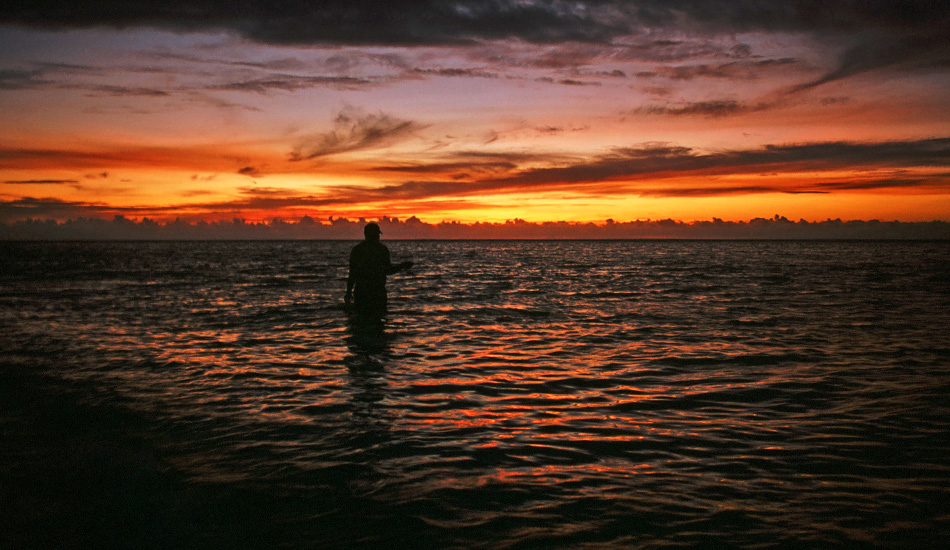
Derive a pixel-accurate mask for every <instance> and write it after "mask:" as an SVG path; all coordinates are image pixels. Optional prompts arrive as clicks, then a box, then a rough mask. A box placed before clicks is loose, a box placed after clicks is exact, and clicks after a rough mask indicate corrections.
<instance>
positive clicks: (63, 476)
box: [0, 241, 950, 549]
mask: <svg viewBox="0 0 950 550" xmlns="http://www.w3.org/2000/svg"><path fill="white" fill-rule="evenodd" d="M353 244H354V243H353V242H333V241H306V242H304V241H293V242H86V243H75V242H74V243H17V242H0V272H2V275H0V326H2V331H0V436H2V439H0V509H2V514H0V518H2V519H0V548H3V549H7V548H10V549H14V548H136V549H138V548H161V549H179V548H215V549H217V548H222V549H228V548H255V549H256V548H261V549H271V548H288V549H300V548H306V549H310V548H312V549H349V548H434V549H442V548H446V549H448V548H458V549H469V548H477V549H501V548H504V549H534V548H537V549H542V548H564V549H568V548H569V549H574V548H579V549H605V548H609V549H614V548H789V549H792V548H945V547H946V546H945V544H946V540H945V539H946V538H947V537H950V481H948V480H950V443H948V441H950V438H948V433H950V243H948V242H844V241H834V242H832V241H818V242H816V241H811V242H804V241H556V242H555V241H544V242H539V241H461V242H450V241H401V242H388V243H387V244H388V245H389V247H390V249H391V251H392V255H393V261H394V262H398V261H402V260H406V259H412V260H414V261H415V263H416V266H415V267H414V268H413V269H412V270H410V271H408V272H406V273H403V274H399V275H396V276H393V277H391V278H390V281H389V289H390V304H391V308H390V309H391V311H390V314H389V316H388V318H387V319H386V321H385V324H384V325H383V326H381V327H375V326H366V325H364V324H361V323H354V322H352V321H351V320H350V319H349V317H348V315H347V313H346V312H345V311H343V309H342V308H341V302H342V296H343V291H344V289H345V276H346V260H347V255H348V251H349V249H350V247H351V246H352V245H353Z"/></svg>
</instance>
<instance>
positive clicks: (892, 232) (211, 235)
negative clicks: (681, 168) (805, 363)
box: [0, 215, 950, 241]
mask: <svg viewBox="0 0 950 550" xmlns="http://www.w3.org/2000/svg"><path fill="white" fill-rule="evenodd" d="M378 222H379V224H380V226H382V229H383V234H384V235H385V236H386V238H387V239H449V240H451V239H502V240H511V239H871V240H950V222H945V221H932V222H898V221H892V222H883V221H878V220H870V221H863V220H852V221H841V220H837V219H836V220H826V221H820V222H809V221H805V220H799V221H797V222H795V221H791V220H789V219H787V218H785V217H782V216H778V215H776V216H774V217H773V218H756V219H753V220H749V221H739V222H731V221H723V220H719V219H716V218H713V219H712V220H711V221H698V222H688V223H687V222H680V221H675V220H670V219H667V220H647V221H631V222H615V221H614V220H606V221H605V222H604V223H600V224H595V223H578V222H544V223H535V222H527V221H524V220H517V219H516V220H510V221H507V222H504V223H471V224H466V223H458V222H441V223H437V224H430V223H425V222H423V221H421V220H419V219H418V218H416V217H411V218H409V219H406V220H398V219H396V218H390V217H385V216H384V217H382V218H380V219H379V220H378ZM365 223H366V221H365V220H363V219H359V220H349V219H344V218H336V219H333V218H332V217H331V218H330V219H328V220H325V221H317V220H314V219H313V218H310V217H307V216H305V217H303V218H301V219H300V220H298V221H296V222H286V221H282V220H273V221H272V222H270V223H263V222H260V223H249V222H246V221H244V220H241V219H234V220H232V221H230V222H212V223H206V222H197V223H189V222H186V221H182V220H176V221H174V222H168V223H158V222H156V221H153V220H149V219H147V218H146V219H143V220H140V221H133V220H130V219H128V218H125V217H123V216H115V217H114V218H113V219H112V220H103V219H93V218H81V219H75V220H70V221H66V222H62V223H60V222H56V221H54V220H33V219H31V220H24V221H19V222H15V223H10V224H5V223H0V240H10V241H16V240H25V241H29V240H216V239H238V240H277V239H310V240H322V239H326V240H358V239H360V238H362V228H363V225H364V224H365Z"/></svg>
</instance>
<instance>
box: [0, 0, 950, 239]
mask: <svg viewBox="0 0 950 550" xmlns="http://www.w3.org/2000/svg"><path fill="white" fill-rule="evenodd" d="M948 28H950V2H946V1H937V0H933V1H923V0H920V1H910V2H908V1H902V2H899V1H891V2H888V1H873V0H868V1H861V2H859V1H848V2H808V1H801V2H776V1H775V0H747V1H742V2H701V1H696V0H645V1H575V2H540V1H538V2H535V1H530V0H522V1H514V0H493V1H475V2H464V1H462V2H450V1H442V0H431V1H428V2H404V1H388V2H369V1H353V0H343V1H336V0H331V1H327V2H307V1H304V0H295V1H290V2H272V3H271V2H253V1H250V0H237V1H233V0H232V1H224V0H221V1H218V0H207V1H203V2H195V1H194V0H168V1H164V2H154V1H148V2H146V1H144V0H131V1H127V2H75V3H59V2H47V1H45V0H34V1H30V2H18V3H5V5H4V7H2V8H0V52H2V53H0V221H2V222H12V221H17V220H22V219H26V218H42V219H47V218H50V219H57V220H66V219H74V218H78V217H101V218H112V217H113V216H115V215H123V216H126V217H128V218H132V219H141V218H143V217H149V218H152V219H156V220H160V221H164V220H172V219H175V218H178V217H180V218H183V219H185V220H191V221H197V220H207V221H213V220H222V219H227V220H230V219H232V218H235V217H237V218H244V219H247V220H270V219H273V218H283V219H299V218H300V217H301V216H304V215H309V216H311V217H313V218H317V219H326V218H327V217H329V216H334V217H339V216H343V217H347V218H351V219H353V218H357V217H366V218H377V217H379V216H384V215H385V216H396V217H399V218H406V217H409V216H413V215H415V216H417V217H418V218H420V219H422V220H423V221H426V222H430V223H431V222H439V221H441V220H458V221H461V222H475V221H491V222H497V221H504V220H507V219H514V218H521V219H525V220H528V221H555V220H567V221H582V222H588V221H594V222H602V221H604V220H606V219H608V218H612V219H615V220H637V219H664V218H673V219H676V220H686V221H689V220H709V219H712V218H714V217H716V218H721V219H725V220H744V219H751V218H754V217H757V216H764V217H771V216H773V215H775V214H780V215H782V216H787V217H788V218H790V219H794V220H797V219H799V218H804V219H806V220H824V219H827V218H842V219H865V220H867V219H881V220H901V221H929V220H950V32H948V31H947V29H948Z"/></svg>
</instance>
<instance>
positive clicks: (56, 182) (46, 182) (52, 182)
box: [3, 180, 79, 185]
mask: <svg viewBox="0 0 950 550" xmlns="http://www.w3.org/2000/svg"><path fill="white" fill-rule="evenodd" d="M3 183H8V184H11V185H59V184H75V183H79V180H5V181H4V182H3Z"/></svg>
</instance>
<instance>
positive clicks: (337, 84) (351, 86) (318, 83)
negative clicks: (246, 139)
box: [208, 75, 379, 94]
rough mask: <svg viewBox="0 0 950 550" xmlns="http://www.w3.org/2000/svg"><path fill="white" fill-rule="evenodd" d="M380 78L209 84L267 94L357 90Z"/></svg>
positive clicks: (305, 78) (298, 78)
mask: <svg viewBox="0 0 950 550" xmlns="http://www.w3.org/2000/svg"><path fill="white" fill-rule="evenodd" d="M378 83H379V81H378V79H371V78H360V77H352V76H298V75H272V76H266V77H262V78H255V79H251V80H241V81H234V82H228V83H225V84H216V85H212V86H209V87H208V89H209V90H226V91H239V92H253V93H258V94H266V93H268V92H270V91H272V90H280V91H284V92H295V91H297V90H308V89H312V88H318V87H329V88H335V89H339V90H355V89H359V88H363V87H366V86H375V85H378Z"/></svg>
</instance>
